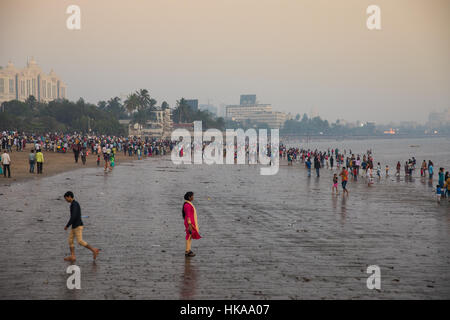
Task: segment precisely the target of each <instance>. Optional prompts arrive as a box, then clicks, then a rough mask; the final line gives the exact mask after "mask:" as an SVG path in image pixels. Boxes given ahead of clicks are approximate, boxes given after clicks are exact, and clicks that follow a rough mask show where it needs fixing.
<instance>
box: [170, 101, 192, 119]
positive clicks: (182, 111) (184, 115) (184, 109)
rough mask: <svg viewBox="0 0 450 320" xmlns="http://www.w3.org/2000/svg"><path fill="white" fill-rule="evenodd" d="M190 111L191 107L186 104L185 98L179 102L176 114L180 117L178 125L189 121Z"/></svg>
mask: <svg viewBox="0 0 450 320" xmlns="http://www.w3.org/2000/svg"><path fill="white" fill-rule="evenodd" d="M189 111H190V107H189V105H188V104H187V103H186V100H185V99H184V98H181V99H180V100H178V101H177V109H176V110H175V112H174V113H175V114H176V115H177V116H178V123H182V120H183V122H186V121H187V120H188V113H189Z"/></svg>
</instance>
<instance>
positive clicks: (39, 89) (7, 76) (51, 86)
mask: <svg viewBox="0 0 450 320" xmlns="http://www.w3.org/2000/svg"><path fill="white" fill-rule="evenodd" d="M29 96H34V97H35V98H36V100H38V101H43V102H49V101H52V100H55V99H64V98H66V97H67V85H66V84H65V83H64V82H63V81H62V80H61V78H59V77H58V76H57V75H56V74H55V73H54V72H53V70H51V71H50V73H49V74H46V73H44V72H43V71H42V69H41V68H40V67H39V66H38V64H37V63H36V61H35V60H34V59H31V60H30V61H28V63H27V66H26V67H25V68H23V69H17V68H16V67H14V65H13V64H12V63H11V62H9V63H8V65H7V66H6V67H5V68H0V103H2V102H4V101H10V100H20V101H25V100H26V99H27V98H28V97H29Z"/></svg>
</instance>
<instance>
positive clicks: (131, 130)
mask: <svg viewBox="0 0 450 320" xmlns="http://www.w3.org/2000/svg"><path fill="white" fill-rule="evenodd" d="M152 115H153V116H154V118H155V119H154V120H149V121H147V122H146V124H145V125H140V124H139V123H131V122H129V124H128V134H129V135H130V136H137V137H149V138H156V139H167V138H170V135H171V134H172V128H173V122H172V112H171V110H170V109H169V108H167V109H164V110H154V111H152Z"/></svg>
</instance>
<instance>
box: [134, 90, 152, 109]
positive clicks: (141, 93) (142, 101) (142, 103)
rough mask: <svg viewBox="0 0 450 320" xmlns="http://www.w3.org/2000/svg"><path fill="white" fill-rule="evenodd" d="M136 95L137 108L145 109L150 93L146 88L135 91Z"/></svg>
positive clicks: (149, 100)
mask: <svg viewBox="0 0 450 320" xmlns="http://www.w3.org/2000/svg"><path fill="white" fill-rule="evenodd" d="M136 96H137V97H138V99H139V105H138V109H139V110H145V109H147V108H148V107H149V106H150V103H151V100H152V99H151V98H150V94H149V93H148V90H147V89H140V90H138V91H136Z"/></svg>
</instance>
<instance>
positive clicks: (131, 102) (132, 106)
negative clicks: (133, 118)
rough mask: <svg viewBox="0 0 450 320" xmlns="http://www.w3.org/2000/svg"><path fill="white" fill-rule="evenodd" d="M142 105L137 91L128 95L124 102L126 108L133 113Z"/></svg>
mask: <svg viewBox="0 0 450 320" xmlns="http://www.w3.org/2000/svg"><path fill="white" fill-rule="evenodd" d="M139 105H140V99H139V97H138V95H137V94H136V93H132V94H130V95H128V97H127V99H126V100H125V102H124V106H125V109H127V111H128V113H129V114H132V113H133V112H134V111H135V110H136V109H137V108H138V107H139Z"/></svg>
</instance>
